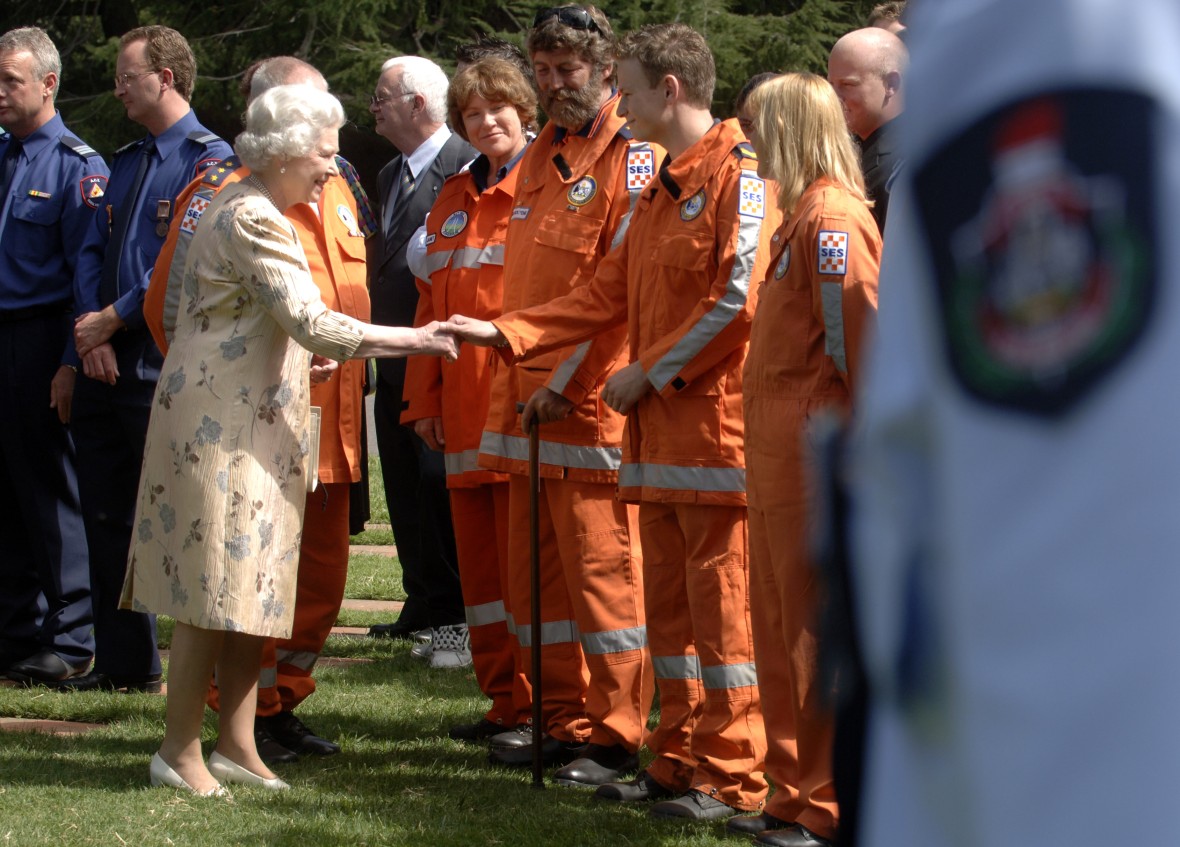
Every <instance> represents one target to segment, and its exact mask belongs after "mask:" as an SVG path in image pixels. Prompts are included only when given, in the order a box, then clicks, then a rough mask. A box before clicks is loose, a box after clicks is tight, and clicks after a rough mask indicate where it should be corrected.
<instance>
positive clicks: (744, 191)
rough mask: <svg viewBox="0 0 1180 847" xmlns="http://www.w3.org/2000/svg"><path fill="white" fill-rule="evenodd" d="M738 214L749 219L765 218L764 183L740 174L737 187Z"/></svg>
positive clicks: (758, 179) (754, 177)
mask: <svg viewBox="0 0 1180 847" xmlns="http://www.w3.org/2000/svg"><path fill="white" fill-rule="evenodd" d="M738 192H739V197H740V198H741V199H740V200H739V202H738V213H739V214H742V215H746V216H747V217H751V218H762V217H765V216H766V183H765V182H763V181H762V180H761V179H760V178H758V177H756V176H749V175H747V174H742V178H741V182H740V183H739V185H738Z"/></svg>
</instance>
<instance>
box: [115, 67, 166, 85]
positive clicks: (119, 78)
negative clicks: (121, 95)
mask: <svg viewBox="0 0 1180 847" xmlns="http://www.w3.org/2000/svg"><path fill="white" fill-rule="evenodd" d="M158 73H159V71H140V72H139V73H137V74H115V88H118V87H119V86H121V85H123V86H125V85H127V83H129V82H131V80H133V79H139V78H140V77H141V76H148V75H150V74H158Z"/></svg>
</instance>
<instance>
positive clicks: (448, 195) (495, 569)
mask: <svg viewBox="0 0 1180 847" xmlns="http://www.w3.org/2000/svg"><path fill="white" fill-rule="evenodd" d="M516 164H519V162H517V163H516ZM487 168H488V161H487V159H486V158H485V157H480V158H478V159H476V160H475V162H474V163H472V165H471V168H470V169H469V170H468V172H466V173H460V174H456V175H455V176H452V177H451V178H450V179H448V180H447V181H446V183H444V185H443V187H442V190H441V191H440V192H439V194H438V199H437V200H435V201H434V206H433V207H432V208H431V210H430V217H429V219H428V221H427V225H426V241H427V247H426V259H425V263H426V266H427V268H428V274H429V276H428V278H427V279H419V280H418V292H419V297H418V311H417V314H416V315H415V318H414V325H415V326H423V325H425V324H427V323H429V322H430V321H432V320H435V319H436V318H437V319H440V320H445V319H446V318H447V316H448V315H452V314H456V313H461V314H464V315H478V316H480V317H481V318H483V319H485V320H487V319H490V318H493V317H495V316H496V315H498V314H500V305H501V303H502V301H503V296H504V294H503V292H504V236H505V233H506V232H507V229H508V216H509V215H510V214H511V213H512V195H513V192H514V191H515V189H516V176H517V173H518V172H519V170H520V169H519V168H518V167H513V168H512V169H511V170H510V171H508V173H507V174H505V176H504V178H503V179H501V180H500V181H499V182H497V183H496V184H495V185H492V186H487V187H486V188H485V189H484V190H482V191H481V190H480V184H486V175H487V174H486V171H487ZM477 172H478V173H479V175H480V182H477V181H476V173H477ZM498 364H499V362H498V360H497V359H496V358H495V357H494V356H493V355H492V351H490V350H488V349H487V348H484V347H476V346H474V345H471V344H464V345H463V346H462V347H461V348H460V350H459V358H458V360H457V361H454V362H446V361H443V360H442V359H441V358H436V357H433V356H430V357H426V356H416V357H411V358H410V360H409V361H408V362H407V363H406V383H405V390H404V392H403V394H404V398H405V400H406V402H407V408H406V411H405V412H403V413H402V417H401V419H402V423H405V424H412V423H413V422H414V421H418V420H423V419H429V418H441V420H442V432H443V438H444V439H445V444H444V451H443V452H444V454H445V461H446V469H447V488H448V489H450V495H451V516H452V518H453V523H454V526H455V547H456V551H457V552H458V555H459V579H460V583H461V585H462V588H463V605H464V607H465V612H466V618H467V627H468V630H469V631H470V634H471V658H472V663H473V665H474V667H475V678H476V680H477V681H478V682H479V688H480V690H481V691H482V692H483V693H484V694H485V695H486V696H487V697H488V698H490V699H491V701H492V705H491V708H490V709H489V710H488V712H487V714H486V715H485V718H486V719H487V720H489V721H492V722H493V723H499V724H501V725H503V726H505V727H513V726H516V725H517V724H519V723H523V722H524V721H525V720H527V718H528V716H529V714H530V711H531V709H530V700H529V689H528V683H527V681H526V679H525V677H524V671H523V668H518V667H517V655H516V653H517V650H516V645H515V643H514V642H513V640H512V637H511V635H510V634H509V632H508V614H509V611H510V610H509V607H508V605H507V598H506V596H505V591H504V588H503V586H505V585H507V583H508V570H507V569H508V475H507V474H505V473H501V472H499V471H492V470H487V469H485V468H480V467H479V464H478V461H477V460H478V456H479V442H480V436H481V434H482V432H483V426H484V422H485V421H486V420H487V417H488V405H489V402H490V391H491V385H492V374H493V368H494V367H495V366H496V365H498Z"/></svg>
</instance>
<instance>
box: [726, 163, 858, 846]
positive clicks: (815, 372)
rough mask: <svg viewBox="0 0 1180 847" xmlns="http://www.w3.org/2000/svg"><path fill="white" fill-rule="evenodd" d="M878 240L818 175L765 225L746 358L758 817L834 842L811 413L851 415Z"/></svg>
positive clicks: (853, 206)
mask: <svg viewBox="0 0 1180 847" xmlns="http://www.w3.org/2000/svg"><path fill="white" fill-rule="evenodd" d="M880 258H881V238H880V235H879V234H878V229H877V224H876V222H875V221H874V220H873V216H872V214H871V213H870V212H869V210H868V208H867V207H866V206H865V204H864V202H862V201H861V200H858V199H857V198H856V197H854V196H852V195H851V194H849V193H848V192H847V191H845V190H844V189H843V188H841V187H840V186H838V185H836V184H834V183H832V182H831V181H829V180H827V179H826V178H822V179H819V180H816V181H815V182H814V183H812V184H811V185H810V186H809V187H808V188H807V191H806V192H805V193H804V194H803V196H802V198H800V200H799V202H798V204H797V206H796V208H795V211H794V214H792V215H791V217H790V219H789V220H788V221H787V222H786V223H784V224H783V226H782V228H781V229H780V230H779V232H777V233H775V246H774V255H773V257H772V261H771V265H770V268H771V270H770V272H769V273H768V274H767V275H766V276H765V280H764V281H763V282H762V283H761V285H760V290H759V294H758V312H757V314H756V315H755V317H754V326H753V329H752V330H751V333H750V354H749V356H748V357H747V358H746V370H745V378H744V383H745V402H744V404H743V405H744V410H745V417H746V455H747V456H748V458H749V475H748V484H749V494H750V586H751V591H752V599H751V607H752V613H753V622H754V647H755V651H756V653H757V656H758V683H759V686H760V687H761V689H762V708H763V712H764V714H765V719H766V735H767V738H768V740H769V749H768V751H767V756H766V773H767V775H768V776H769V777H770V779H771V781H772V782H773V783H774V784H775V786H776V787H777V790H776V792H775V793H774V795H773V796H772V797H771V798H770V801H769V802H768V804H767V808H766V810H767V812H768V813H770V814H772V815H774V816H775V817H776V818H780V819H781V820H786V821H797V822H799V823H801V824H803V825H804V826H806V827H807V828H808V829H810V830H811V831H813V832H815V833H817V834H819V835H821V836H823V837H825V838H828V839H831V838H833V836H834V835H835V832H836V827H837V823H838V821H839V813H838V809H837V807H836V796H835V790H834V788H833V784H832V769H831V758H832V740H833V729H834V727H833V719H832V715H831V713H830V711H829V710H828V709H827V708H826V707H825V706H824V705H823V703H822V699H821V697H822V694H821V692H820V691H819V690H818V685H817V679H816V657H817V656H816V654H817V647H818V645H817V641H816V635H817V632H816V624H817V622H816V615H817V611H818V610H817V606H816V603H817V600H818V597H817V594H816V590H815V580H814V575H813V568H812V564H811V562H810V560H809V557H808V550H807V542H808V528H807V518H808V508H809V498H810V496H811V495H810V490H809V488H810V478H809V463H810V462H811V458H810V457H809V456H808V454H807V450H806V428H807V421H808V418H809V417H810V416H811V415H813V414H815V413H816V412H818V411H820V410H823V409H837V410H845V411H846V410H848V409H850V408H851V397H852V392H853V388H854V381H855V378H856V376H857V375H858V373H859V368H858V365H859V362H860V349H861V347H860V345H861V342H862V340H863V339H865V337H866V335H865V333H866V331H867V330H868V327H869V325H870V324H871V323H872V322H873V320H874V319H875V317H876V310H877V271H878V267H879V264H880Z"/></svg>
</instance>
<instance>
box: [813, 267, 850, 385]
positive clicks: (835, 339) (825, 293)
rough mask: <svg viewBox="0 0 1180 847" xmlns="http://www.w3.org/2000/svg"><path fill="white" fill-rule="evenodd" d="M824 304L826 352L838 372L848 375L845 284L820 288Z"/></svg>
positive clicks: (835, 283)
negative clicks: (845, 349) (845, 333)
mask: <svg viewBox="0 0 1180 847" xmlns="http://www.w3.org/2000/svg"><path fill="white" fill-rule="evenodd" d="M819 291H820V296H821V297H822V298H823V304H824V352H825V353H827V354H828V355H829V356H831V357H832V362H833V363H835V365H836V370H838V371H839V372H840V373H842V374H846V373H848V360H847V358H846V357H845V355H844V284H843V283H841V282H825V283H821V284H820V287H819Z"/></svg>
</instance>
